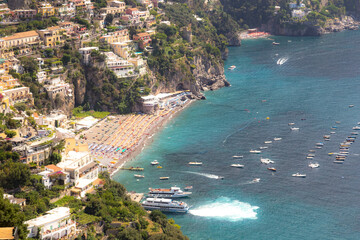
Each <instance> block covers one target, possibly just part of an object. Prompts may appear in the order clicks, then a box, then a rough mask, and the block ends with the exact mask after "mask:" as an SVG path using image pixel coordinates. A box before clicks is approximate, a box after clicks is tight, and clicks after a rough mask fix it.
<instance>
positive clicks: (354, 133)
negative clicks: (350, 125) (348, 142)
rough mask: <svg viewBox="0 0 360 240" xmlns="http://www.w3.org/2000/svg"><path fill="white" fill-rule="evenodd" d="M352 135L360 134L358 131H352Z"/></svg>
mask: <svg viewBox="0 0 360 240" xmlns="http://www.w3.org/2000/svg"><path fill="white" fill-rule="evenodd" d="M351 135H359V133H358V132H352V133H351Z"/></svg>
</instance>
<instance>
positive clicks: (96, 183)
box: [92, 178, 105, 186]
mask: <svg viewBox="0 0 360 240" xmlns="http://www.w3.org/2000/svg"><path fill="white" fill-rule="evenodd" d="M92 184H93V185H94V186H96V185H104V184H105V181H104V180H102V179H100V178H98V179H96V180H95V181H93V183H92Z"/></svg>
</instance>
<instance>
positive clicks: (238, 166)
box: [230, 164, 244, 168]
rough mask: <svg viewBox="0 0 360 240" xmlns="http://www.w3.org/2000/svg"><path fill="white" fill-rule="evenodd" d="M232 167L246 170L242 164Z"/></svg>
mask: <svg viewBox="0 0 360 240" xmlns="http://www.w3.org/2000/svg"><path fill="white" fill-rule="evenodd" d="M230 166H231V167H234V168H244V165H242V164H231V165H230Z"/></svg>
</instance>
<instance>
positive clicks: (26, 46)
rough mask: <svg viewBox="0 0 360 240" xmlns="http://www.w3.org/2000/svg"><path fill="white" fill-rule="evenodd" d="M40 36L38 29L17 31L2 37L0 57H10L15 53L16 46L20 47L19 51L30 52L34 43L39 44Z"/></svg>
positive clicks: (0, 39)
mask: <svg viewBox="0 0 360 240" xmlns="http://www.w3.org/2000/svg"><path fill="white" fill-rule="evenodd" d="M39 43H40V38H39V34H38V33H37V32H36V31H27V32H20V33H15V34H13V35H11V36H7V37H3V38H0V57H2V58H10V57H12V56H13V55H14V52H13V49H12V48H14V47H17V48H19V50H18V51H19V53H20V54H21V53H28V52H30V51H31V47H32V46H33V45H39Z"/></svg>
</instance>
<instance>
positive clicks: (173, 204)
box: [141, 198, 189, 213]
mask: <svg viewBox="0 0 360 240" xmlns="http://www.w3.org/2000/svg"><path fill="white" fill-rule="evenodd" d="M141 205H142V206H143V207H144V208H145V209H146V210H160V211H162V212H175V213H187V212H188V211H189V207H188V205H187V204H186V203H184V202H179V201H174V200H172V199H167V198H147V199H146V200H145V201H143V202H142V204H141Z"/></svg>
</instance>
